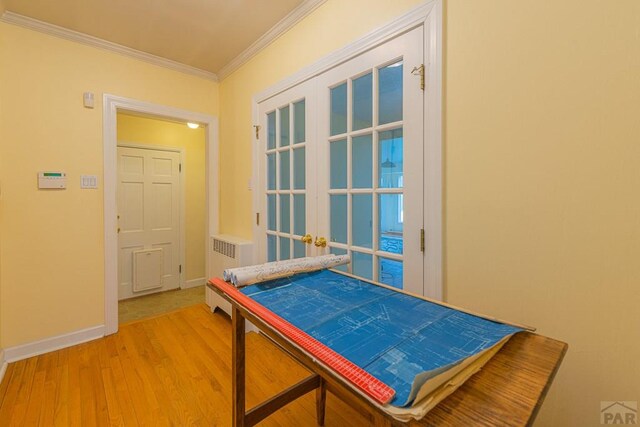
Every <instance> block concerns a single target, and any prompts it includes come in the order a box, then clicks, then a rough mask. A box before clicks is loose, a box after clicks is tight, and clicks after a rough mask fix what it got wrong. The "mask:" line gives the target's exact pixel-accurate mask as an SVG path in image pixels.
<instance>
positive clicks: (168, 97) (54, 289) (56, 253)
mask: <svg viewBox="0 0 640 427" xmlns="http://www.w3.org/2000/svg"><path fill="white" fill-rule="evenodd" d="M0 38H1V39H2V40H3V44H2V50H0V58H1V59H0V64H2V76H1V77H2V79H0V80H1V81H2V82H3V83H2V86H0V88H1V92H0V99H2V104H3V105H4V106H5V108H3V110H2V119H1V121H0V182H1V183H2V205H1V210H2V211H1V213H0V215H1V218H2V221H1V223H0V234H1V235H2V242H1V245H2V246H1V248H0V249H1V253H2V258H1V259H0V262H1V264H0V284H1V289H0V292H1V295H2V300H1V301H0V309H1V314H2V323H1V329H2V332H1V333H2V347H4V348H7V347H11V346H15V345H19V344H23V343H28V342H32V341H35V340H38V339H42V338H46V337H51V336H55V335H59V334H64V333H68V332H72V331H76V330H79V329H83V328H88V327H92V326H96V325H102V324H104V262H103V259H104V252H103V202H102V200H103V193H102V188H103V185H102V182H100V188H99V189H98V190H97V191H96V190H81V189H80V188H79V187H80V182H79V181H80V175H81V174H95V175H98V176H99V177H100V181H101V178H102V174H103V154H102V153H103V144H102V95H103V93H109V94H114V95H119V96H124V97H128V98H133V99H139V100H144V101H149V102H153V103H157V104H163V105H168V106H173V107H177V108H182V109H186V110H191V111H196V112H201V113H205V114H210V115H217V114H218V101H217V100H218V93H217V90H218V85H217V83H213V82H211V81H208V80H204V79H201V78H197V77H193V76H189V75H185V74H182V73H179V72H176V71H171V70H168V69H165V68H161V67H157V66H154V65H151V64H147V63H145V62H141V61H137V60H134V59H131V58H128V57H125V56H121V55H118V54H114V53H110V52H107V51H104V50H100V49H96V48H92V47H89V46H84V45H81V44H78V43H74V42H70V41H66V40H62V39H58V38H54V37H50V36H47V35H43V34H41V33H37V32H34V31H30V30H26V29H23V28H20V27H17V26H13V25H9V24H4V23H0ZM85 91H92V92H94V93H95V96H96V108H95V109H93V110H90V109H85V108H83V107H82V93H83V92H85ZM7 106H9V107H7ZM47 169H53V170H58V169H59V170H63V171H65V172H66V173H67V177H68V183H67V187H68V188H67V189H66V190H63V191H38V190H37V188H36V187H37V186H36V174H37V172H38V171H42V170H47Z"/></svg>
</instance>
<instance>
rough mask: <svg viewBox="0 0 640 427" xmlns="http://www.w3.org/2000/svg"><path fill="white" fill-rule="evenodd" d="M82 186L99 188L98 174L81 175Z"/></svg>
mask: <svg viewBox="0 0 640 427" xmlns="http://www.w3.org/2000/svg"><path fill="white" fill-rule="evenodd" d="M80 188H98V177H97V176H96V175H80Z"/></svg>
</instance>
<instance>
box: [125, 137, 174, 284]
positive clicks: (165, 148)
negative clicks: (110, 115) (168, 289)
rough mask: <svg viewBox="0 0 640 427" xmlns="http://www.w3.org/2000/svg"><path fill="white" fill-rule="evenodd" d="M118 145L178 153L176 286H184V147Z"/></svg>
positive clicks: (133, 143)
mask: <svg viewBox="0 0 640 427" xmlns="http://www.w3.org/2000/svg"><path fill="white" fill-rule="evenodd" d="M117 146H118V147H128V148H137V149H140V150H155V151H167V152H169V153H178V154H179V155H180V172H179V173H178V179H179V181H180V184H179V185H180V201H179V203H180V206H178V211H179V213H178V215H179V218H178V223H179V225H178V227H180V229H179V230H178V251H179V253H180V260H179V261H178V262H179V264H180V265H181V266H182V269H181V270H182V271H181V272H180V273H178V287H179V288H183V287H184V281H185V278H186V277H187V275H186V270H187V243H186V241H187V237H186V234H187V218H186V216H187V208H186V206H187V188H186V187H187V183H186V181H187V179H186V172H185V171H186V162H185V159H186V156H185V151H186V150H185V148H183V147H168V146H163V145H153V144H138V143H135V142H127V141H118V142H117Z"/></svg>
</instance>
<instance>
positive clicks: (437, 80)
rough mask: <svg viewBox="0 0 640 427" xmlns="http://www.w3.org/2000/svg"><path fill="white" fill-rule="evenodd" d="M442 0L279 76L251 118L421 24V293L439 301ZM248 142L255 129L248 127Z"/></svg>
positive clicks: (255, 102) (256, 202) (256, 230)
mask: <svg viewBox="0 0 640 427" xmlns="http://www.w3.org/2000/svg"><path fill="white" fill-rule="evenodd" d="M442 9H443V8H442V0H431V1H427V2H425V3H423V4H420V5H419V6H417V7H415V8H414V9H412V10H410V11H409V12H407V13H405V14H404V15H401V16H399V17H398V18H396V19H394V20H393V21H391V22H389V23H388V24H386V25H384V26H382V27H380V28H378V29H376V30H374V31H372V32H370V33H368V34H366V35H365V36H364V37H362V38H360V39H359V40H356V41H355V42H353V43H350V44H348V45H347V46H345V47H343V48H341V49H339V50H337V51H335V52H333V53H331V54H329V55H327V56H325V57H323V58H322V59H320V60H319V61H317V62H316V63H314V64H312V65H309V66H307V67H305V68H303V69H301V70H300V71H298V72H297V73H295V74H293V75H291V76H289V77H287V78H285V79H283V80H281V81H280V82H278V83H276V84H275V85H273V86H271V87H269V88H267V89H266V90H264V91H262V92H260V93H258V94H256V95H254V97H253V109H252V111H253V113H252V114H253V115H252V118H253V123H254V124H259V120H260V118H259V116H258V104H260V103H261V102H263V101H266V100H267V99H269V98H271V97H273V96H276V95H277V94H279V93H281V92H283V91H285V90H287V89H290V88H291V87H293V86H296V85H298V84H300V83H302V82H304V81H307V80H309V79H312V78H314V77H316V76H318V75H320V74H322V73H324V72H326V71H328V70H330V69H332V68H334V67H336V66H338V65H340V64H342V63H344V62H346V61H349V60H350V59H352V58H354V57H356V56H358V55H360V54H362V53H364V52H366V51H368V50H370V49H373V48H375V47H377V46H379V45H381V44H383V43H386V42H387V41H389V40H391V39H393V38H395V37H397V36H398V35H401V34H404V33H405V32H407V31H410V30H412V29H414V28H416V27H419V26H424V37H425V40H424V41H425V43H424V45H425V49H426V50H427V51H426V52H425V55H424V58H425V59H424V60H425V64H424V66H425V96H424V103H425V104H424V141H425V150H424V170H425V173H424V191H425V194H424V196H425V207H424V216H425V217H424V227H425V248H426V251H429V256H427V257H425V264H424V271H425V275H424V294H425V295H427V296H429V297H430V298H434V299H437V300H443V299H444V297H445V294H444V284H443V269H444V266H443V257H442V252H443V240H442V214H443V201H442V185H443V179H442V172H443V167H442V160H443V159H442V66H443V64H442V26H443V24H442ZM251 135H252V139H251V140H252V141H255V140H254V139H253V137H255V134H254V133H253V132H252V133H251ZM252 146H253V147H254V149H253V164H254V168H253V178H252V182H253V183H256V185H257V183H259V182H260V181H259V177H258V175H257V169H258V168H257V167H255V166H256V165H257V164H258V163H257V162H258V160H259V159H260V157H259V155H260V153H259V151H260V150H259V149H258V148H259V147H258V144H255V143H254V144H252ZM257 190H259V189H257V188H256V191H254V200H253V209H254V212H259V210H260V195H261V192H260V191H257ZM253 236H254V242H256V243H258V242H257V239H258V238H260V237H261V235H260V229H259V227H258V225H257V224H255V223H254V226H253Z"/></svg>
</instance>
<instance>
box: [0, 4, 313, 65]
mask: <svg viewBox="0 0 640 427" xmlns="http://www.w3.org/2000/svg"><path fill="white" fill-rule="evenodd" d="M0 1H2V2H3V3H4V6H5V8H6V11H7V12H10V13H15V14H18V15H22V16H26V17H29V18H33V19H36V20H39V21H43V22H46V23H49V24H53V25H57V26H59V27H63V28H66V29H69V30H73V31H77V32H80V33H84V34H88V35H90V36H93V37H97V38H99V39H102V40H106V41H109V42H112V43H116V44H119V45H122V46H126V47H129V48H132V49H135V50H138V51H141V52H146V53H149V54H152V55H156V56H159V57H162V58H167V59H170V60H173V61H176V62H179V63H182V64H186V65H188V66H190V67H194V68H197V69H200V70H205V71H208V72H210V73H216V74H217V73H218V72H219V71H220V70H221V69H222V68H223V67H224V66H225V65H227V64H229V63H230V62H231V61H232V60H233V59H234V58H236V57H238V55H240V54H241V53H242V52H244V51H245V50H246V49H247V48H249V47H250V46H251V45H252V43H254V42H256V41H257V40H258V39H260V37H261V36H263V35H264V34H265V33H267V32H268V31H269V30H270V29H271V28H272V27H274V26H275V25H276V24H277V23H278V22H280V21H281V20H282V19H283V18H285V17H286V16H287V15H289V14H292V15H295V13H296V11H299V10H301V9H302V8H303V7H304V6H305V3H311V2H310V1H309V0H55V1H54V0H0ZM313 3H318V2H317V1H315V2H313ZM307 6H308V4H307ZM0 12H1V11H0Z"/></svg>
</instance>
